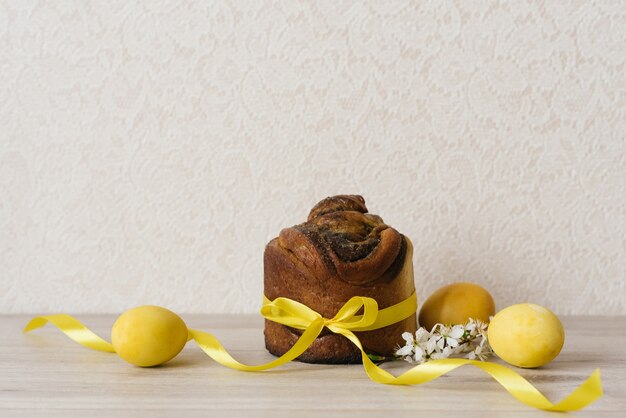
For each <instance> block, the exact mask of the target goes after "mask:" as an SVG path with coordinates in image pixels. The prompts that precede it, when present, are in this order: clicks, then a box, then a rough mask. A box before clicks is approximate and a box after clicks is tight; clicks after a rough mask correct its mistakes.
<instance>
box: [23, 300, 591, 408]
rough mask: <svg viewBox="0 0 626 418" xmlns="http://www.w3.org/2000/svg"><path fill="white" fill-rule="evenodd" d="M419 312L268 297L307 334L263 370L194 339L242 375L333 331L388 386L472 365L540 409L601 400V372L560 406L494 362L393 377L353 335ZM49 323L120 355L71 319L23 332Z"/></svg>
mask: <svg viewBox="0 0 626 418" xmlns="http://www.w3.org/2000/svg"><path fill="white" fill-rule="evenodd" d="M361 309H363V314H362V315H357V312H359V311H360V310H361ZM416 310H417V299H416V297H415V293H413V294H412V295H411V296H410V297H409V298H407V299H405V300H404V301H402V302H400V303H398V304H396V305H393V306H390V307H388V308H385V309H382V310H380V311H379V310H378V304H377V302H376V300H374V299H372V298H368V297H363V296H355V297H353V298H351V299H350V300H349V301H348V302H346V303H345V304H344V305H343V307H342V308H341V309H340V310H339V312H337V314H336V315H335V316H334V317H333V318H330V319H329V318H324V317H322V316H321V315H320V314H319V313H317V312H315V311H314V310H313V309H311V308H309V307H307V306H306V305H303V304H301V303H299V302H296V301H294V300H291V299H288V298H283V297H279V298H276V299H274V300H273V301H270V300H269V299H267V298H265V297H264V298H263V306H262V308H261V315H263V317H264V318H266V319H269V320H271V321H274V322H277V323H280V324H283V325H286V326H289V327H292V328H297V329H301V330H303V333H302V335H301V336H300V338H299V339H298V340H297V341H296V343H295V344H294V345H293V347H291V349H289V351H287V352H286V353H285V354H283V355H282V356H280V357H278V358H277V359H275V360H273V361H271V362H269V363H266V364H261V365H258V366H250V365H246V364H243V363H240V362H238V361H237V360H235V359H234V358H233V357H232V356H231V355H230V354H228V352H227V351H226V349H225V348H224V347H223V346H222V344H221V343H220V342H219V341H218V340H217V338H215V336H213V335H212V334H209V333H207V332H204V331H198V330H193V329H190V330H189V337H190V339H193V340H194V341H195V342H196V343H197V344H198V345H199V346H200V348H201V349H202V350H203V351H204V352H205V353H206V354H207V355H208V356H209V357H211V358H212V359H213V360H215V361H216V362H218V363H220V364H222V365H223V366H226V367H230V368H232V369H236V370H242V371H261V370H267V369H271V368H274V367H277V366H280V365H282V364H285V363H287V362H289V361H291V360H293V359H295V358H297V357H298V356H299V355H300V354H302V353H303V352H304V351H305V350H306V349H307V348H308V347H309V346H310V345H311V344H312V343H313V341H315V339H316V338H317V337H318V336H319V334H320V333H321V332H322V330H323V329H324V328H325V327H326V328H328V329H329V330H330V331H332V332H334V333H336V334H341V335H343V336H344V337H346V338H348V339H349V340H350V341H352V343H353V344H354V345H356V346H357V347H358V348H359V349H360V350H361V356H362V359H363V367H364V368H365V372H366V373H367V375H368V376H369V378H370V379H371V380H373V381H375V382H378V383H383V384H388V385H416V384H422V383H426V382H429V381H431V380H433V379H436V378H438V377H440V376H441V375H444V374H446V373H448V372H449V371H451V370H454V369H456V368H457V367H460V366H463V365H466V364H470V365H472V366H475V367H477V368H479V369H481V370H483V371H485V372H486V373H488V374H489V375H490V376H491V377H493V378H494V379H495V380H496V381H497V382H498V383H500V385H502V386H503V387H504V388H505V389H506V390H507V391H508V392H509V393H510V394H511V395H512V396H513V397H514V398H516V399H517V400H519V401H520V402H522V403H524V404H526V405H529V406H532V407H535V408H538V409H543V410H547V411H574V410H578V409H581V408H584V407H585V406H587V405H589V404H591V403H592V402H594V401H595V400H597V399H598V398H599V397H601V396H602V382H601V380H600V371H599V370H598V369H596V370H595V371H594V372H593V373H592V374H591V376H589V377H588V378H587V380H585V381H584V382H583V383H582V384H581V385H580V386H579V387H578V388H576V390H574V391H573V392H572V393H571V394H569V395H568V396H567V397H565V398H564V399H563V400H561V401H560V402H558V403H556V404H553V403H552V402H550V401H549V400H548V399H547V398H546V397H545V396H544V395H543V394H542V393H541V392H539V391H538V390H537V389H536V388H535V387H534V386H533V385H532V384H530V383H529V382H528V381H527V380H526V379H524V378H523V377H522V376H520V375H519V374H518V373H516V372H515V371H513V370H511V369H509V368H507V367H505V366H503V365H500V364H496V363H491V362H481V361H476V360H467V359H457V358H455V359H442V360H432V361H429V362H427V363H424V364H421V365H418V366H415V367H413V368H411V369H410V370H408V371H406V372H404V373H402V374H401V375H400V376H397V377H396V376H393V375H392V374H391V373H389V372H387V371H386V370H384V369H382V368H380V367H378V366H376V365H375V364H374V363H373V362H372V360H370V358H369V357H368V356H367V354H366V353H365V351H364V349H363V346H362V345H361V341H359V339H358V337H357V336H356V335H355V334H354V331H369V330H373V329H378V328H383V327H385V326H388V325H391V324H393V323H396V322H399V321H401V320H402V319H405V318H407V317H408V316H410V315H412V314H414V313H415V311H416ZM48 321H49V322H51V323H52V324H54V325H55V326H56V327H57V328H59V329H60V330H61V331H63V332H64V333H65V334H66V335H67V336H68V337H69V338H71V339H72V340H74V341H76V342H77V343H79V344H82V345H84V346H86V347H89V348H92V349H95V350H100V351H106V352H114V351H115V350H114V349H113V347H112V345H111V344H110V343H108V342H107V341H105V340H103V339H102V338H100V337H98V336H97V335H96V334H94V333H93V332H91V331H90V330H89V329H88V328H87V327H85V326H84V325H83V324H81V323H80V322H79V321H78V320H76V319H74V318H73V317H71V316H69V315H64V314H60V315H46V316H40V317H36V318H33V319H32V320H31V321H30V322H29V323H28V325H27V326H26V328H25V329H24V332H28V331H30V330H32V329H35V328H39V327H41V326H43V325H45V324H46V323H47V322H48Z"/></svg>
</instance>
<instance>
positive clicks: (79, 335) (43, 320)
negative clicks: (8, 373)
mask: <svg viewBox="0 0 626 418" xmlns="http://www.w3.org/2000/svg"><path fill="white" fill-rule="evenodd" d="M48 322H50V323H51V324H52V325H54V326H55V327H57V328H58V329H59V330H60V331H61V332H63V333H64V334H65V335H67V336H68V337H69V338H70V339H71V340H74V341H75V342H77V343H78V344H80V345H82V346H85V347H87V348H91V349H93V350H98V351H105V352H107V353H115V349H114V348H113V345H112V344H111V343H110V342H108V341H106V340H104V339H102V338H100V337H99V336H98V335H96V334H95V333H94V332H93V331H91V330H90V329H89V328H87V327H86V326H85V325H83V324H82V323H81V322H80V321H79V320H78V319H76V318H74V317H72V316H70V315H66V314H56V315H44V316H37V317H35V318H33V319H31V320H30V322H29V323H28V324H27V325H26V327H25V328H24V332H29V331H32V330H34V329H37V328H40V327H43V326H44V325H46V324H47V323H48Z"/></svg>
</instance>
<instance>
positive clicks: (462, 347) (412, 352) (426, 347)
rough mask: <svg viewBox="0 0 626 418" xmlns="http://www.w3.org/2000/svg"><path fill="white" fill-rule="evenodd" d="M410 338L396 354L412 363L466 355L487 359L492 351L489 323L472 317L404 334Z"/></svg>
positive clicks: (474, 358)
mask: <svg viewBox="0 0 626 418" xmlns="http://www.w3.org/2000/svg"><path fill="white" fill-rule="evenodd" d="M402 338H404V341H406V344H405V345H404V346H403V347H398V348H397V349H396V352H395V354H396V356H397V357H399V358H402V359H404V360H406V361H408V362H409V363H418V364H420V363H424V362H426V361H429V360H437V359H443V358H448V357H450V356H453V355H465V358H468V359H470V360H480V361H485V360H486V359H487V358H488V357H489V356H490V355H491V354H492V353H493V351H492V350H491V347H490V346H489V341H488V340H487V324H486V323H484V322H482V321H479V320H474V319H472V318H470V320H469V321H468V322H467V324H465V325H454V326H445V325H442V324H436V325H435V326H434V327H433V329H432V330H430V332H429V331H428V330H426V329H425V328H423V327H420V329H418V330H417V331H416V332H415V337H414V336H413V334H411V333H410V332H405V333H403V334H402Z"/></svg>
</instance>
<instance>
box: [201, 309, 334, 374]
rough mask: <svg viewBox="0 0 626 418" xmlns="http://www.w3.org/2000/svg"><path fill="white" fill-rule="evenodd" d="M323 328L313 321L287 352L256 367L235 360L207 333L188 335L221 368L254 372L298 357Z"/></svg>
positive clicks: (318, 322) (319, 320)
mask: <svg viewBox="0 0 626 418" xmlns="http://www.w3.org/2000/svg"><path fill="white" fill-rule="evenodd" d="M323 328H324V321H323V319H321V318H320V319H316V320H314V321H313V322H312V323H311V324H310V325H309V326H308V327H307V328H306V329H305V330H304V332H303V333H302V335H301V336H300V338H299V339H298V341H296V343H295V344H294V345H293V346H292V347H291V348H290V349H289V351H287V352H286V353H285V354H283V355H282V356H280V357H279V358H277V359H276V360H273V361H271V362H269V363H266V364H260V365H258V366H249V365H247V364H243V363H240V362H238V361H237V360H235V359H234V358H233V357H232V356H231V355H230V354H228V352H227V351H226V349H225V348H224V346H222V344H221V343H220V342H219V341H218V339H217V338H215V336H213V335H212V334H209V333H208V332H204V331H199V330H195V329H190V330H189V335H190V336H191V337H192V338H193V340H194V341H195V342H196V343H197V344H198V346H200V348H201V349H202V351H204V352H205V353H206V354H207V355H208V356H209V357H211V358H212V359H213V360H215V361H216V362H218V363H219V364H221V365H222V366H226V367H229V368H231V369H236V370H241V371H247V372H255V371H261V370H267V369H272V368H274V367H278V366H280V365H283V364H285V363H288V362H290V361H291V360H293V359H295V358H296V357H298V356H299V355H300V354H302V353H304V352H305V351H306V349H307V348H309V346H310V345H311V344H312V343H313V341H315V339H316V338H317V336H318V335H319V334H320V332H322V329H323Z"/></svg>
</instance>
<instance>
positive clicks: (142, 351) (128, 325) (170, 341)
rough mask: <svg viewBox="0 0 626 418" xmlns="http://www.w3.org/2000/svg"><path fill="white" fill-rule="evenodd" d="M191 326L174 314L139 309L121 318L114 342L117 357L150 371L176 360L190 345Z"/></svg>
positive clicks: (144, 307) (150, 307) (112, 335)
mask: <svg viewBox="0 0 626 418" xmlns="http://www.w3.org/2000/svg"><path fill="white" fill-rule="evenodd" d="M187 333H188V332H187V326H186V325H185V322H183V320H182V319H181V318H180V317H179V316H178V315H176V314H175V313H174V312H172V311H170V310H168V309H165V308H161V307H159V306H139V307H137V308H133V309H129V310H128V311H126V312H124V313H123V314H122V315H120V316H119V318H117V320H116V321H115V324H113V329H112V330H111V342H112V343H113V348H115V351H116V352H117V354H118V355H119V356H120V357H121V358H123V359H124V360H126V361H127V362H129V363H131V364H134V365H135V366H141V367H150V366H157V365H159V364H163V363H165V362H166V361H169V360H171V359H173V358H174V357H175V356H176V355H177V354H178V353H180V351H181V350H182V349H183V347H184V346H185V344H186V343H187Z"/></svg>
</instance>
